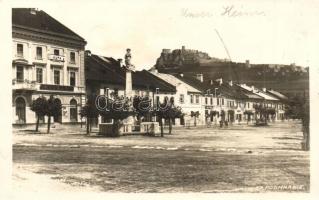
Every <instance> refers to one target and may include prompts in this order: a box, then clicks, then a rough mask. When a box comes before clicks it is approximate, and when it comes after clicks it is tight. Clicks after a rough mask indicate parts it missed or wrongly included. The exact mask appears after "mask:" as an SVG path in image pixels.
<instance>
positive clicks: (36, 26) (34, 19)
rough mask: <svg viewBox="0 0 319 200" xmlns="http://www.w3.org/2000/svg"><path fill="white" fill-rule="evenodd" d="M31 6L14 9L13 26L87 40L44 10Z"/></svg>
mask: <svg viewBox="0 0 319 200" xmlns="http://www.w3.org/2000/svg"><path fill="white" fill-rule="evenodd" d="M31 10H32V9H31V8H13V9H12V26H13V27H20V28H25V29H28V30H30V31H40V32H45V33H48V34H52V35H55V36H64V37H68V38H72V39H75V40H79V41H82V42H85V40H84V39H83V38H82V37H81V36H79V35H78V34H76V33H75V32H73V31H72V30H71V29H69V28H68V27H66V26H64V25H63V24H62V23H60V22H59V21H57V20H56V19H54V18H53V17H51V16H50V15H48V14H47V13H45V12H44V11H42V10H34V9H33V10H34V14H32V13H31Z"/></svg>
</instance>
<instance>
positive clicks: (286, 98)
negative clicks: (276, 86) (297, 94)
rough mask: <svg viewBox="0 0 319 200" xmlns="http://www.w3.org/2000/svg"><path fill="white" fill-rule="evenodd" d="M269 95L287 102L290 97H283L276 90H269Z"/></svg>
mask: <svg viewBox="0 0 319 200" xmlns="http://www.w3.org/2000/svg"><path fill="white" fill-rule="evenodd" d="M267 93H269V94H271V95H273V96H275V97H277V98H278V99H280V100H282V101H287V100H288V97H286V96H285V95H283V94H281V93H280V92H277V91H275V90H267Z"/></svg>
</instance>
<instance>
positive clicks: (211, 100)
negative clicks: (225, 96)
mask: <svg viewBox="0 0 319 200" xmlns="http://www.w3.org/2000/svg"><path fill="white" fill-rule="evenodd" d="M210 105H213V98H212V97H211V98H210Z"/></svg>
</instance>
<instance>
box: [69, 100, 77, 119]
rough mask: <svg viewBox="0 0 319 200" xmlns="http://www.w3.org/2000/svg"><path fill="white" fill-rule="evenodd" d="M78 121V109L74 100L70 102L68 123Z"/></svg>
mask: <svg viewBox="0 0 319 200" xmlns="http://www.w3.org/2000/svg"><path fill="white" fill-rule="evenodd" d="M77 121H78V107H77V102H76V100H75V99H72V100H71V101H70V122H77Z"/></svg>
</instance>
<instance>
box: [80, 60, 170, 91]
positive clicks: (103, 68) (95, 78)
mask: <svg viewBox="0 0 319 200" xmlns="http://www.w3.org/2000/svg"><path fill="white" fill-rule="evenodd" d="M85 77H86V80H87V82H100V83H104V84H116V85H122V86H125V70H124V69H123V68H122V67H120V64H119V62H118V61H117V60H115V59H114V58H110V57H103V56H98V55H94V54H91V55H87V56H85ZM132 85H133V89H151V90H153V91H155V90H156V88H159V90H160V91H164V92H176V89H175V87H174V86H173V85H171V84H169V83H167V82H164V81H162V80H160V79H158V78H156V77H154V76H153V75H152V74H151V73H149V72H148V71H146V70H143V71H135V72H132Z"/></svg>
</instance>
